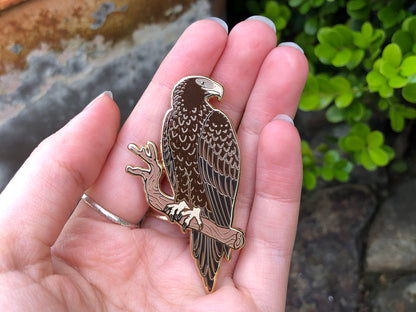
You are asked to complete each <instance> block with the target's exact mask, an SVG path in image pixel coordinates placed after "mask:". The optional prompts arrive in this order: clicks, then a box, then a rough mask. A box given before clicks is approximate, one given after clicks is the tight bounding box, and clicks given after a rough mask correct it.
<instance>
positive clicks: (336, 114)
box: [325, 106, 344, 123]
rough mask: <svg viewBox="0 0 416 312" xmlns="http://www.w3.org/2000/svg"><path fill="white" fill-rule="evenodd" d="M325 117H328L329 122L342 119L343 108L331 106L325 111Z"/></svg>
mask: <svg viewBox="0 0 416 312" xmlns="http://www.w3.org/2000/svg"><path fill="white" fill-rule="evenodd" d="M325 116H326V119H328V121H329V122H333V123H337V122H341V121H343V120H344V114H343V110H341V109H339V108H338V107H336V106H331V107H330V108H329V109H328V110H327V111H326V112H325Z"/></svg>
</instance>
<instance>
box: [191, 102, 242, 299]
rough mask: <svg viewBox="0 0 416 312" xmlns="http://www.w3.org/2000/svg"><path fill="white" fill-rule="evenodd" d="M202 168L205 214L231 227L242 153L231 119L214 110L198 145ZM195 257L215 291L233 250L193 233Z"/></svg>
mask: <svg viewBox="0 0 416 312" xmlns="http://www.w3.org/2000/svg"><path fill="white" fill-rule="evenodd" d="M198 167H199V172H200V177H201V181H202V183H203V185H204V188H205V191H206V195H207V199H208V207H207V209H206V210H205V211H203V214H204V215H205V216H206V217H208V218H209V219H210V220H212V221H214V222H215V223H216V224H217V225H218V226H221V227H224V228H230V227H231V225H232V219H233V212H234V204H235V199H236V196H237V190H238V184H239V178H240V150H239V147H238V142H237V137H236V135H235V132H234V129H233V127H232V125H231V123H230V121H229V119H228V118H227V116H226V115H225V114H224V113H222V112H221V111H219V110H213V111H212V113H210V115H209V116H208V117H207V119H206V121H205V123H204V126H203V129H202V131H201V134H200V138H199V143H198ZM192 242H193V246H192V247H193V254H194V257H195V258H196V260H197V263H198V266H199V270H200V272H201V275H202V276H203V279H204V281H205V284H206V286H207V287H208V289H209V291H211V289H212V287H213V284H214V282H215V276H216V273H217V272H218V270H219V265H220V262H221V259H222V257H223V256H226V257H227V259H228V260H230V248H229V247H227V246H225V245H223V244H222V243H220V242H218V241H216V240H215V239H213V238H210V237H208V236H205V235H203V234H202V233H200V232H198V231H194V230H193V231H192Z"/></svg>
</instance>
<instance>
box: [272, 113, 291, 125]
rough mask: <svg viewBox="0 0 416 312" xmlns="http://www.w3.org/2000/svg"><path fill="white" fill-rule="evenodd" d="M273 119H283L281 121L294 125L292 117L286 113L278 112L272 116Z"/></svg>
mask: <svg viewBox="0 0 416 312" xmlns="http://www.w3.org/2000/svg"><path fill="white" fill-rule="evenodd" d="M273 120H283V121H287V122H288V123H290V124H292V125H293V126H294V125H295V123H294V122H293V119H292V118H290V116H289V115H286V114H279V115H277V116H276V117H274V118H273Z"/></svg>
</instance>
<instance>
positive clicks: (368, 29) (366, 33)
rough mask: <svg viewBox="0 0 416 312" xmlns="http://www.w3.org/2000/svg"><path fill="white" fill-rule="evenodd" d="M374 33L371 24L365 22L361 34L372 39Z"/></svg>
mask: <svg viewBox="0 0 416 312" xmlns="http://www.w3.org/2000/svg"><path fill="white" fill-rule="evenodd" d="M362 2H365V1H362ZM373 32H374V29H373V26H372V25H371V23H369V22H365V23H364V24H363V25H362V26H361V33H362V34H363V36H364V37H366V38H371V36H372V35H373Z"/></svg>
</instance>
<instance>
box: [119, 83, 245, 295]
mask: <svg viewBox="0 0 416 312" xmlns="http://www.w3.org/2000/svg"><path fill="white" fill-rule="evenodd" d="M223 93H224V88H223V86H222V85H220V84H219V83H218V82H216V81H214V80H212V79H210V78H207V77H204V76H190V77H185V78H183V79H181V80H180V81H179V82H178V83H177V84H176V85H175V87H174V88H173V90H172V95H171V105H172V108H171V109H170V110H168V112H167V113H166V115H165V118H164V122H163V128H162V135H161V157H162V161H163V167H162V166H161V165H160V163H159V161H158V153H157V150H156V147H155V144H154V143H153V142H148V143H147V145H145V146H143V147H141V148H139V147H138V146H137V145H135V144H129V146H128V148H129V150H131V151H132V152H133V153H134V154H136V155H137V156H139V157H140V158H141V159H143V160H144V161H145V162H146V163H147V164H148V166H149V168H146V169H145V168H141V167H132V166H127V168H126V171H127V172H128V173H130V174H133V175H136V176H139V177H141V178H142V179H143V182H144V188H145V193H146V198H147V201H148V203H149V205H150V206H151V207H152V208H154V209H155V210H157V211H158V212H160V213H162V214H164V215H165V216H167V217H168V218H169V220H170V221H171V222H175V223H177V224H179V225H180V226H182V229H183V231H184V232H185V231H186V230H188V229H190V232H191V234H190V239H191V242H190V244H191V253H192V256H193V257H194V258H195V260H196V264H197V267H198V269H199V273H200V275H201V277H202V279H203V282H204V286H205V289H206V290H207V291H208V292H212V291H213V289H214V287H215V280H216V275H217V272H218V270H219V267H220V264H221V260H222V258H226V259H228V260H230V258H231V249H239V248H241V247H242V246H243V244H244V233H243V232H242V231H240V230H239V229H236V228H233V227H232V223H233V215H234V206H235V201H236V197H237V190H238V185H239V179H240V149H239V146H238V142H237V137H236V134H235V131H234V129H233V126H232V125H231V121H230V120H229V119H228V117H227V116H226V115H225V114H224V113H223V112H222V111H220V110H218V109H214V108H213V107H212V106H211V105H210V104H209V103H208V99H209V98H210V97H217V98H218V100H221V99H222V96H223ZM163 169H164V171H165V173H166V175H167V177H168V180H169V182H170V186H171V189H172V193H173V196H169V195H167V194H165V193H164V192H163V191H162V190H161V188H160V184H159V183H160V178H161V176H162V172H163Z"/></svg>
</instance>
